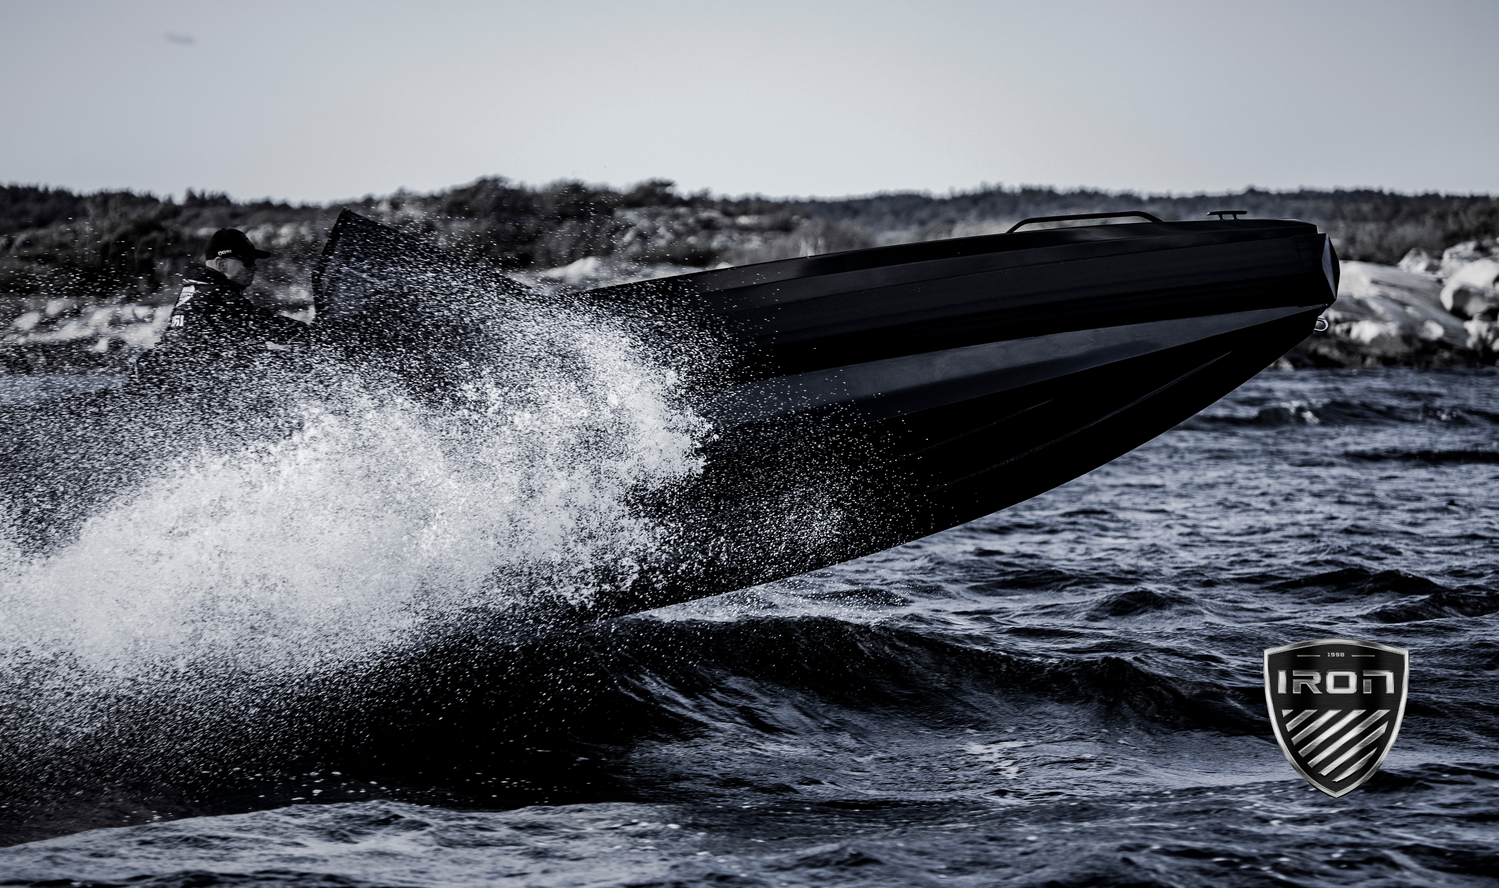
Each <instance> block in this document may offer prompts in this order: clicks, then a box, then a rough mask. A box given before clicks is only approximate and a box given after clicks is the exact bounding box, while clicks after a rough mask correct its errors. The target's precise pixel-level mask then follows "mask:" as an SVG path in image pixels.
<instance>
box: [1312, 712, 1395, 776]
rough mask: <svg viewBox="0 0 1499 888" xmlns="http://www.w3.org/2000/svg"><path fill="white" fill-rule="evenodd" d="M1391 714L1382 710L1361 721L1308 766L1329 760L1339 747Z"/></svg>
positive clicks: (1320, 753)
mask: <svg viewBox="0 0 1499 888" xmlns="http://www.w3.org/2000/svg"><path fill="white" fill-rule="evenodd" d="M1360 711H1361V712H1363V711H1367V710H1360ZM1389 714H1390V710H1388V709H1381V710H1379V711H1377V712H1375V713H1374V714H1373V715H1371V716H1369V717H1368V718H1365V719H1364V720H1363V721H1361V722H1359V723H1358V724H1356V725H1354V726H1353V727H1352V728H1351V729H1350V730H1348V731H1346V732H1344V734H1343V736H1341V737H1339V738H1338V739H1337V741H1336V742H1335V743H1332V744H1331V745H1329V746H1328V747H1327V748H1326V749H1324V750H1322V751H1321V752H1319V753H1317V757H1316V758H1314V759H1311V760H1310V761H1308V762H1307V764H1308V765H1315V764H1317V763H1318V762H1320V761H1322V760H1323V759H1325V758H1327V757H1328V756H1330V755H1332V754H1333V752H1335V751H1336V750H1337V748H1338V747H1339V746H1342V745H1343V744H1344V743H1347V742H1348V741H1350V740H1353V739H1355V738H1357V737H1358V735H1359V734H1362V733H1363V732H1364V731H1366V730H1368V728H1369V726H1370V725H1372V724H1374V723H1375V722H1377V721H1379V720H1380V719H1382V718H1384V717H1385V716H1387V715H1389ZM1310 751H1311V750H1309V749H1305V750H1302V754H1303V755H1305V754H1306V753H1308V752H1310Z"/></svg>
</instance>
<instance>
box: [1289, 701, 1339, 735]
mask: <svg viewBox="0 0 1499 888" xmlns="http://www.w3.org/2000/svg"><path fill="white" fill-rule="evenodd" d="M1342 711H1343V710H1341V709H1329V710H1327V711H1326V712H1324V713H1322V714H1321V715H1319V716H1317V720H1316V721H1314V722H1312V723H1311V724H1309V725H1307V726H1306V727H1304V728H1302V729H1301V733H1299V734H1297V735H1296V736H1295V737H1292V738H1291V742H1292V743H1300V742H1301V741H1303V740H1305V739H1306V738H1308V737H1310V736H1311V735H1312V732H1313V731H1315V730H1317V729H1318V728H1320V727H1322V726H1323V725H1325V724H1327V722H1328V720H1330V719H1331V718H1332V717H1333V716H1335V715H1337V714H1338V713H1339V712H1342Z"/></svg>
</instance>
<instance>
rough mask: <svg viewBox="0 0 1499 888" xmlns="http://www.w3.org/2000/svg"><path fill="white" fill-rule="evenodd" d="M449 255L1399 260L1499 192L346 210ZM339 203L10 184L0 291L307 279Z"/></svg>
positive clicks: (81, 293)
mask: <svg viewBox="0 0 1499 888" xmlns="http://www.w3.org/2000/svg"><path fill="white" fill-rule="evenodd" d="M346 206H349V207H351V208H353V209H355V210H356V211H359V212H363V213H366V214H368V215H370V216H372V217H374V218H376V219H378V220H380V221H383V222H386V223H387V224H392V225H396V226H398V227H401V228H403V229H405V230H408V231H411V232H413V233H417V234H421V235H423V236H425V237H428V238H430V239H431V240H433V241H435V242H437V243H439V244H440V245H442V246H444V247H445V248H447V249H451V250H454V251H456V252H460V253H463V254H465V255H468V256H471V257H473V258H476V259H480V260H483V261H487V262H490V263H493V264H494V265H495V266H497V267H499V268H505V269H515V270H523V269H544V268H552V267H557V266H561V265H566V264H568V263H570V262H573V261H575V260H577V259H580V258H584V257H588V256H599V257H606V258H611V259H615V260H619V261H622V262H634V263H642V264H650V263H671V264H675V265H686V266H710V265H715V264H718V263H720V262H730V263H734V264H739V263H742V262H747V261H758V260H763V259H773V258H779V257H781V256H787V255H799V254H806V253H813V252H827V251H832V250H839V249H850V248H854V247H860V246H867V245H872V244H879V243H895V242H902V241H912V240H925V239H930V238H935V237H949V236H955V235H957V236H961V235H965V234H981V233H988V232H991V231H1000V230H1004V228H1007V227H1008V226H1009V225H1010V224H1012V223H1014V222H1015V221H1018V220H1019V219H1022V218H1026V217H1031V216H1045V215H1055V214H1062V213H1083V212H1102V211H1118V210H1135V209H1143V210H1145V211H1147V212H1150V213H1153V214H1155V215H1157V216H1160V217H1161V218H1164V219H1170V220H1176V219H1202V218H1206V214H1207V212H1208V211H1209V210H1216V209H1244V210H1248V211H1249V214H1250V215H1251V216H1259V217H1272V218H1293V219H1302V220H1305V221H1308V222H1313V223H1316V224H1317V225H1319V226H1321V227H1322V228H1323V229H1324V230H1325V231H1327V232H1329V233H1330V234H1332V235H1333V237H1334V239H1335V243H1336V244H1337V246H1338V250H1339V253H1340V254H1341V255H1342V256H1343V258H1345V259H1362V260H1368V261H1374V262H1384V263H1394V262H1397V261H1398V260H1399V259H1400V258H1401V256H1403V255H1404V254H1405V253H1406V252H1407V251H1408V250H1410V249H1412V248H1414V247H1422V248H1426V249H1429V250H1438V251H1439V250H1441V249H1444V248H1446V247H1448V246H1451V245H1453V244H1455V243H1458V242H1461V241H1464V240H1471V239H1475V238H1493V237H1495V236H1499V199H1496V198H1494V197H1488V196H1454V195H1438V194H1425V195H1403V194H1392V193H1387V192H1383V191H1306V190H1303V191H1297V192H1270V191H1259V190H1255V189H1250V190H1248V191H1245V192H1242V193H1239V194H1228V195H1212V196H1187V197H1161V196H1151V195H1137V194H1131V193H1108V192H1100V191H1056V190H1053V189H1049V188H1013V189H1011V188H1003V187H984V188H981V189H978V190H975V191H971V192H962V193H954V194H951V195H947V196H936V195H930V194H917V193H892V194H879V195H874V196H870V197H854V198H839V199H820V200H781V199H773V198H765V197H740V198H729V197H718V196H713V195H711V194H709V193H707V192H701V193H697V194H681V193H679V192H678V190H677V189H676V188H675V187H674V186H673V184H672V183H671V182H670V181H667V180H661V179H657V180H651V181H648V182H643V183H641V184H639V185H636V186H634V187H632V188H629V189H624V190H614V189H610V188H604V187H598V186H591V185H586V184H584V183H581V182H558V183H554V184H550V185H545V186H540V187H527V186H524V185H519V184H516V183H512V182H509V181H507V180H505V179H501V178H490V179H481V180H479V181H477V182H474V183H471V184H468V185H464V186H461V187H457V188H453V189H450V190H447V191H443V192H439V193H436V194H428V195H418V194H407V193H404V192H399V193H397V194H393V195H389V196H386V197H373V196H372V197H367V198H364V199H363V200H360V201H355V202H352V203H349V204H346ZM333 209H334V208H329V207H321V206H310V205H300V206H294V205H290V204H285V203H273V202H269V201H259V202H243V203H241V202H236V201H233V200H231V199H230V198H228V197H227V196H225V195H223V194H212V193H200V192H194V191H189V192H188V193H187V195H186V196H185V197H184V198H183V199H182V200H181V201H180V202H178V201H174V200H171V199H161V198H157V197H155V196H152V195H149V194H135V193H132V192H100V193H96V194H75V193H73V192H71V191H67V190H64V189H55V188H39V187H34V186H27V185H7V186H0V297H9V298H10V300H12V301H13V300H16V299H22V300H26V301H28V302H29V301H34V300H35V299H37V298H41V297H48V298H67V299H75V300H84V301H88V302H94V303H97V302H111V301H151V300H152V299H164V298H169V297H168V295H167V294H169V293H171V291H172V287H173V285H174V281H175V277H176V275H178V274H179V273H180V272H181V271H182V270H184V269H185V268H186V267H187V266H188V265H190V264H191V263H194V262H197V261H199V257H200V254H201V250H202V248H203V245H204V244H205V243H206V242H207V239H208V237H209V235H211V234H212V233H213V231H214V230H216V229H218V228H223V227H235V228H241V229H243V230H245V231H247V232H250V233H251V235H252V237H253V238H256V239H257V243H263V245H265V246H267V247H268V248H270V249H272V250H275V251H276V252H277V254H278V259H277V260H276V261H275V262H274V263H271V264H270V267H269V268H268V269H267V273H266V274H264V275H262V280H266V281H268V282H269V283H270V284H271V285H272V286H278V285H279V286H281V287H283V288H293V289H294V288H295V287H296V286H297V284H296V282H297V281H298V280H300V281H302V282H303V284H302V285H301V286H304V287H305V279H306V272H307V270H308V268H310V265H311V262H312V259H313V258H314V257H315V255H316V252H317V250H318V249H319V248H320V245H321V241H322V238H323V236H324V234H325V233H326V228H327V225H328V224H329V223H330V222H331V220H332V218H333V215H334V213H333Z"/></svg>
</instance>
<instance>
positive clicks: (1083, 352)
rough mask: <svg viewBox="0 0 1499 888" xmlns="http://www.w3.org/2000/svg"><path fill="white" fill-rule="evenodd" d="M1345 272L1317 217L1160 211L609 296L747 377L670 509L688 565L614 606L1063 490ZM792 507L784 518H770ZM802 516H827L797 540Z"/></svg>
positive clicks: (1205, 386) (603, 297)
mask: <svg viewBox="0 0 1499 888" xmlns="http://www.w3.org/2000/svg"><path fill="white" fill-rule="evenodd" d="M1336 268H1337V265H1336V258H1335V256H1334V254H1333V252H1332V248H1331V245H1330V243H1329V242H1328V240H1327V238H1326V237H1325V236H1324V235H1322V234H1320V233H1318V232H1316V230H1315V228H1313V227H1312V226H1310V225H1304V224H1301V223H1294V222H1264V221H1248V220H1246V221H1241V222H1207V223H1144V224H1129V225H1110V226H1099V227H1094V228H1086V229H1059V230H1051V231H1040V232H1029V233H1025V234H1012V235H998V236H993V237H986V238H971V239H965V240H960V241H946V242H936V243H934V244H917V245H909V246H903V247H895V248H883V249H876V250H865V251H857V252H854V253H848V254H838V255H833V256H823V257H812V258H808V259H800V260H789V261H784V262H777V263H767V264H765V265H760V266H748V267H744V268H736V269H727V270H723V271H715V272H707V273H703V274H698V275H689V276H685V277H682V278H675V279H666V280H664V281H650V282H641V283H637V284H630V285H624V286H620V287H614V288H607V289H605V290H599V291H593V293H592V294H591V295H592V298H593V299H595V300H596V301H598V302H600V303H601V304H606V305H613V306H615V307H616V308H617V309H619V310H621V311H627V310H629V307H631V306H635V307H640V306H650V310H651V312H653V313H657V314H659V313H661V312H663V311H665V312H669V313H671V314H673V315H674V316H680V317H689V318H693V319H695V321H696V323H698V324H699V325H700V327H701V328H702V329H703V330H704V331H705V332H706V333H707V334H708V335H713V336H716V337H718V338H720V339H721V340H723V341H725V342H727V343H729V347H730V349H731V350H732V352H733V354H734V356H735V362H734V370H733V371H732V373H731V374H730V376H731V378H730V379H729V381H728V384H725V385H722V386H720V387H718V388H717V389H716V390H714V391H712V392H711V393H710V394H709V395H707V396H706V397H705V398H704V399H703V403H702V404H701V405H700V409H701V411H702V412H703V413H704V414H705V415H706V416H707V417H709V419H710V420H711V421H712V422H713V423H714V424H715V427H716V428H717V430H718V440H717V441H716V442H715V443H714V444H712V445H710V447H709V448H708V451H707V455H708V469H707V471H706V472H705V473H704V475H703V477H702V479H701V480H700V482H699V483H698V484H697V485H695V488H694V489H693V490H690V491H679V492H677V493H676V495H675V496H674V498H673V502H672V504H671V505H670V507H669V508H663V510H662V515H663V516H668V515H670V516H678V520H679V523H680V524H681V528H682V529H681V532H680V534H679V537H680V538H679V540H678V542H677V548H678V553H677V556H676V557H675V558H674V559H673V560H674V561H675V562H676V563H683V564H685V563H691V564H692V565H693V569H692V570H691V571H688V572H687V574H686V575H685V576H684V577H683V578H681V579H680V580H674V579H673V578H671V577H670V576H667V577H666V578H665V579H664V580H663V578H662V577H661V576H656V577H650V578H647V581H646V582H643V583H641V584H638V587H637V588H635V589H632V590H630V591H629V592H628V593H626V594H624V595H622V596H618V597H617V598H616V599H614V600H609V601H602V602H600V603H599V605H598V608H599V610H600V611H601V612H607V613H625V612H630V611H634V610H640V609H642V608H643V607H650V606H658V605H661V604H666V603H671V602H673V601H680V600H685V599H688V598H692V597H697V596H700V595H703V594H709V593H711V592H714V591H726V590H729V589H735V588H742V587H745V586H749V585H753V584H756V583H760V582H765V581H768V580H772V579H776V578H779V577H784V576H789V575H793V574H796V573H800V572H804V571H807V570H811V569H815V568H818V567H822V566H826V565H828V564H833V563H837V562H839V561H843V560H847V559H849V558H853V557H858V556H861V555H865V554H869V553H872V552H875V551H879V550H881V549H883V548H888V547H890V546H893V545H898V544H900V543H904V542H908V541H911V540H914V539H917V538H919V537H922V536H925V535H927V534H930V533H933V532H936V531H939V530H942V529H945V528H948V527H952V526H955V525H957V524H961V523H963V522H965V521H970V520H973V519H975V518H978V517H981V516H983V515H986V514H989V513H992V512H994V511H997V510H999V509H1002V508H1004V507H1006V506H1009V505H1013V504H1014V503H1017V502H1021V501H1023V500H1025V499H1028V498H1030V497H1032V496H1035V495H1037V494H1039V493H1042V492H1044V491H1046V490H1049V489H1051V488H1053V487H1055V486H1057V485H1059V484H1063V483H1065V482H1067V481H1069V480H1071V479H1073V478H1076V477H1078V476H1079V475H1081V474H1084V473H1086V472H1088V471H1090V470H1092V469H1094V468H1096V467H1098V466H1100V465H1103V464H1104V463H1106V462H1108V461H1109V460H1112V459H1114V458H1116V457H1118V456H1120V455H1122V454H1124V453H1127V452H1128V451H1129V450H1131V449H1133V448H1135V447H1138V446H1139V445H1141V444H1143V443H1145V442H1146V441H1149V440H1150V439H1152V438H1154V437H1156V436H1157V435H1159V434H1161V433H1162V432H1165V431H1167V430H1168V429H1170V428H1171V427H1173V426H1174V425H1176V424H1177V423H1179V422H1181V421H1182V420H1184V419H1186V418H1188V417H1190V416H1191V415H1193V414H1194V413H1196V412H1197V411H1199V410H1201V409H1203V408H1204V407H1206V406H1208V405H1209V404H1211V403H1213V402H1214V401H1216V400H1217V399H1219V398H1221V397H1222V396H1223V395H1225V394H1227V393H1228V392H1230V391H1232V390H1233V389H1234V388H1236V387H1237V386H1239V385H1240V384H1241V383H1243V382H1244V381H1245V380H1247V379H1249V378H1250V377H1251V376H1253V375H1254V374H1255V373H1257V372H1259V371H1260V370H1262V369H1264V368H1265V367H1266V366H1267V365H1269V364H1271V363H1272V362H1274V361H1275V359H1276V358H1278V357H1279V356H1280V355H1282V354H1284V353H1285V352H1286V351H1287V350H1289V349H1290V348H1291V347H1293V346H1294V345H1296V344H1297V343H1298V342H1300V341H1301V340H1302V339H1303V338H1305V337H1306V336H1307V335H1309V334H1310V333H1311V332H1312V328H1313V325H1314V323H1315V319H1316V318H1317V316H1318V315H1320V314H1321V312H1322V311H1323V310H1324V309H1325V308H1326V307H1327V306H1328V305H1330V304H1331V303H1332V301H1333V299H1334V298H1335V294H1336V288H1337V276H1336V275H1337V273H1336ZM710 388H711V387H710ZM684 503H689V504H690V506H684V505H683V504H684ZM777 509H779V510H780V512H781V514H783V515H784V516H786V517H785V519H784V525H783V526H780V527H778V528H776V530H777V531H779V532H767V531H766V530H764V528H765V526H766V525H767V523H770V524H772V525H774V524H775V523H776V521H777V520H778V518H777V515H776V510H777ZM683 515H687V516H690V517H688V518H686V519H681V517H680V516H683ZM798 518H800V519H802V520H804V521H807V522H808V523H809V524H811V525H815V526H816V527H818V528H819V529H818V531H817V532H812V531H807V532H804V533H801V534H797V533H796V532H795V531H794V528H793V527H792V525H793V524H794V523H795V521H796V520H797V519H798ZM705 553H712V554H705Z"/></svg>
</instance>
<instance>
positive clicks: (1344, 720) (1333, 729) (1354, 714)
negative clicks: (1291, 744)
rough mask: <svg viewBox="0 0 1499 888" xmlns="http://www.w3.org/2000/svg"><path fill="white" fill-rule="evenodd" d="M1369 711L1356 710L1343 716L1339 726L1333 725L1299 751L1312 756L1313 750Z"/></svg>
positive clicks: (1339, 720)
mask: <svg viewBox="0 0 1499 888" xmlns="http://www.w3.org/2000/svg"><path fill="white" fill-rule="evenodd" d="M1368 711H1369V710H1367V709H1355V710H1353V711H1352V712H1350V713H1348V714H1347V715H1345V716H1343V717H1342V718H1340V719H1338V723H1337V724H1335V725H1333V726H1332V727H1330V728H1328V729H1327V730H1325V731H1323V732H1322V733H1320V734H1318V735H1317V737H1316V738H1315V739H1313V740H1311V741H1310V742H1308V743H1307V744H1306V745H1305V746H1302V747H1301V749H1300V750H1298V751H1299V752H1300V753H1301V754H1302V755H1311V752H1312V750H1314V749H1316V748H1317V747H1318V746H1321V745H1322V743H1323V742H1324V741H1326V740H1327V738H1328V737H1331V736H1332V735H1334V734H1336V733H1337V732H1339V731H1341V730H1343V728H1344V727H1346V726H1347V725H1348V723H1349V722H1351V721H1353V720H1354V719H1356V718H1358V717H1359V716H1361V715H1363V714H1364V713H1366V712H1368ZM1333 745H1335V746H1336V745H1337V744H1333Z"/></svg>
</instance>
